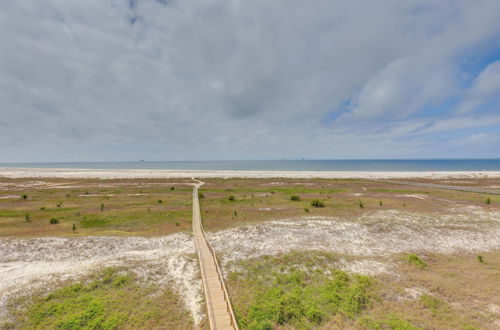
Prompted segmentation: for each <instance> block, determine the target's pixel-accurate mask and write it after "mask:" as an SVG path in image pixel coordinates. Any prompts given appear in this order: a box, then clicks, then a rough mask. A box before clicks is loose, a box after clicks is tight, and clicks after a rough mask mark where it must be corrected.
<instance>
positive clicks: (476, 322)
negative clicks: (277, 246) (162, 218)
mask: <svg viewBox="0 0 500 330" xmlns="http://www.w3.org/2000/svg"><path fill="white" fill-rule="evenodd" d="M491 255H492V258H493V259H495V260H496V261H497V262H498V261H500V259H499V257H500V254H499V253H493V254H491ZM341 258H345V256H339V255H335V254H333V253H328V252H319V251H313V252H299V251H294V252H290V253H286V254H280V255H277V256H264V257H259V258H254V259H248V260H244V261H235V262H231V263H230V264H229V265H228V268H229V269H231V271H229V272H228V275H227V283H228V288H229V292H230V295H231V297H232V302H233V306H234V309H235V313H236V316H237V319H238V322H239V324H240V327H241V328H242V329H408V330H410V329H482V328H488V326H487V325H488V324H491V325H493V323H489V322H491V321H494V319H495V318H494V317H493V318H490V317H491V316H492V315H494V314H492V313H491V312H488V310H487V309H486V310H485V311H481V310H479V309H478V308H477V306H475V308H474V307H472V306H466V305H465V304H466V303H470V301H469V299H468V297H467V295H470V294H473V292H474V294H477V297H478V298H482V299H484V300H483V302H487V301H492V300H494V299H495V297H494V296H493V293H492V292H490V293H488V292H484V291H483V290H484V289H486V287H487V288H489V289H490V290H494V287H495V286H496V285H498V284H500V283H498V276H497V275H495V272H496V271H495V269H496V268H495V267H498V266H499V265H500V264H497V265H496V266H494V267H490V268H483V269H481V270H480V271H479V272H477V273H476V275H477V276H478V277H479V278H481V279H483V280H488V283H475V281H474V280H473V279H471V278H470V277H469V276H470V272H469V273H468V274H467V273H466V272H467V271H469V269H471V268H473V267H475V260H474V258H473V256H466V257H448V256H439V255H434V256H432V260H433V262H432V263H431V264H429V266H428V268H426V270H425V272H422V271H421V270H419V269H416V268H415V267H414V266H413V265H409V264H407V263H404V264H401V267H400V268H399V269H398V273H399V274H400V276H397V277H396V276H393V275H387V274H386V275H373V276H365V275H359V274H353V273H346V272H344V271H341V270H339V269H338V267H337V266H336V265H337V262H338V261H339V259H341ZM450 267H456V269H457V273H456V275H455V277H454V278H453V279H449V278H448V279H447V278H446V277H443V275H444V274H443V272H446V271H448V272H449V270H450V269H451V268H450ZM464 285H466V286H467V291H468V292H463V290H462V292H460V289H459V287H461V286H464ZM426 288H427V289H426ZM455 291H458V292H455ZM488 294H489V295H490V296H488ZM462 304H463V305H462ZM457 306H460V307H457Z"/></svg>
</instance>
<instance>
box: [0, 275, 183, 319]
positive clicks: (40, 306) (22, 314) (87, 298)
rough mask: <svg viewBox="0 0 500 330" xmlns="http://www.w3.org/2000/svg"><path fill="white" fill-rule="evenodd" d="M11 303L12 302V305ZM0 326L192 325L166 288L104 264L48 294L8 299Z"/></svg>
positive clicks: (177, 297)
mask: <svg viewBox="0 0 500 330" xmlns="http://www.w3.org/2000/svg"><path fill="white" fill-rule="evenodd" d="M14 305H15V306H14ZM10 307H11V310H12V311H13V316H12V319H11V320H10V321H8V323H7V324H4V325H3V328H6V329H8V328H10V327H12V328H16V329H153V328H170V329H174V328H175V329H192V328H193V321H192V319H191V315H190V313H189V312H188V311H187V310H186V309H185V306H184V304H183V302H182V300H181V298H180V297H179V295H178V294H177V293H175V292H174V291H173V290H172V289H171V288H167V289H159V288H158V287H156V286H155V285H146V284H142V283H140V282H139V281H138V280H137V278H136V277H135V275H134V274H132V273H129V272H127V271H126V270H123V269H116V268H106V269H103V270H102V271H100V272H98V273H95V274H91V275H88V276H87V277H86V278H85V279H82V280H80V281H77V282H73V283H67V284H63V285H62V286H61V287H60V288H58V289H56V290H53V291H51V292H50V293H48V294H39V293H32V294H28V295H26V296H22V297H19V298H17V299H15V300H14V301H12V302H11V304H10Z"/></svg>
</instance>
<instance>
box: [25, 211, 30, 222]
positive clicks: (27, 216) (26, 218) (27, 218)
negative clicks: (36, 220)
mask: <svg viewBox="0 0 500 330" xmlns="http://www.w3.org/2000/svg"><path fill="white" fill-rule="evenodd" d="M24 221H25V222H31V216H30V215H29V213H26V214H25V215H24Z"/></svg>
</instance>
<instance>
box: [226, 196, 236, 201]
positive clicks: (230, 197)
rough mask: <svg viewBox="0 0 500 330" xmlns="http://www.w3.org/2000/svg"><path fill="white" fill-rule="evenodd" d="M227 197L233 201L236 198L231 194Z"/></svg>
mask: <svg viewBox="0 0 500 330" xmlns="http://www.w3.org/2000/svg"><path fill="white" fill-rule="evenodd" d="M227 199H228V200H229V201H231V202H234V201H235V200H236V198H234V196H233V195H231V196H229V197H228V198H227Z"/></svg>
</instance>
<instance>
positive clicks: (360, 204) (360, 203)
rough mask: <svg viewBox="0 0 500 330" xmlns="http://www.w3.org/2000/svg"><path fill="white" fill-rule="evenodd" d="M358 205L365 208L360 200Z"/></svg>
mask: <svg viewBox="0 0 500 330" xmlns="http://www.w3.org/2000/svg"><path fill="white" fill-rule="evenodd" d="M358 205H359V207H360V208H362V209H364V208H365V204H363V202H362V201H361V200H360V201H359V203H358Z"/></svg>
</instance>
